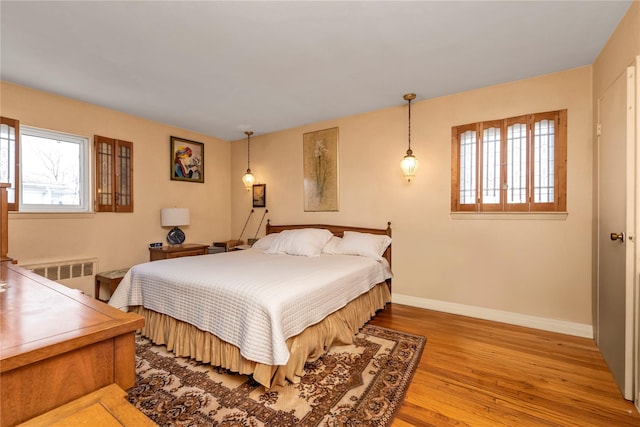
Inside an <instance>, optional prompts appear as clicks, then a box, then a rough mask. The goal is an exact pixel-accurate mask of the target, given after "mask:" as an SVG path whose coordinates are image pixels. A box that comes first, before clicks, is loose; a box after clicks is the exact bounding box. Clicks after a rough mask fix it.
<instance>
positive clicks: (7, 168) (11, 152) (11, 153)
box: [0, 117, 20, 211]
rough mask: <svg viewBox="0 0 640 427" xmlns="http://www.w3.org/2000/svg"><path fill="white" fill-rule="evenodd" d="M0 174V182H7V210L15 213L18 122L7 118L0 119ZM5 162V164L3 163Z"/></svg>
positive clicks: (16, 203) (18, 166)
mask: <svg viewBox="0 0 640 427" xmlns="http://www.w3.org/2000/svg"><path fill="white" fill-rule="evenodd" d="M0 127H1V129H0V167H2V168H3V169H4V170H3V171H2V173H0V176H2V179H0V182H1V181H5V180H6V182H8V183H9V184H11V187H9V188H7V200H8V201H7V208H8V210H10V211H17V210H18V206H19V204H20V203H19V201H20V199H19V198H20V190H19V187H20V162H19V159H20V122H19V121H18V120H15V119H10V118H8V117H0ZM5 162H6V163H5Z"/></svg>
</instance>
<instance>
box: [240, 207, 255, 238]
mask: <svg viewBox="0 0 640 427" xmlns="http://www.w3.org/2000/svg"><path fill="white" fill-rule="evenodd" d="M251 215H253V209H251V212H249V216H248V217H247V220H246V221H245V222H244V227H242V232H241V233H240V237H238V242H240V241H241V240H242V235H243V234H244V230H245V229H246V228H247V224H248V223H249V218H251ZM238 244H239V243H238Z"/></svg>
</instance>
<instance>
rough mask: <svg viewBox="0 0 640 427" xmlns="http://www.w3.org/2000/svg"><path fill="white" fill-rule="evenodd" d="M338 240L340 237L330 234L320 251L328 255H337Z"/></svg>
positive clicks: (339, 240)
mask: <svg viewBox="0 0 640 427" xmlns="http://www.w3.org/2000/svg"><path fill="white" fill-rule="evenodd" d="M340 242H342V239H341V238H340V237H338V236H331V239H329V241H328V242H327V244H326V245H324V248H322V253H323V254H329V255H339V254H340V252H338V245H339V244H340Z"/></svg>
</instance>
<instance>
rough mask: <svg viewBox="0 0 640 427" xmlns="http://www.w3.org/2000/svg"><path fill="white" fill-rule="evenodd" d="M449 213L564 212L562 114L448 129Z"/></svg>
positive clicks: (564, 130)
mask: <svg viewBox="0 0 640 427" xmlns="http://www.w3.org/2000/svg"><path fill="white" fill-rule="evenodd" d="M451 135H452V138H451V150H452V155H451V157H452V168H451V183H452V185H451V211H452V212H461V211H462V212H464V211H469V212H501V211H503V212H534V211H543V212H544V211H547V212H548V211H560V212H564V211H566V209H567V208H566V206H567V205H566V203H567V194H566V182H567V178H566V163H567V110H559V111H551V112H546V113H536V114H528V115H525V116H519V117H511V118H508V119H503V120H493V121H487V122H480V123H471V124H467V125H462V126H455V127H453V128H452V129H451Z"/></svg>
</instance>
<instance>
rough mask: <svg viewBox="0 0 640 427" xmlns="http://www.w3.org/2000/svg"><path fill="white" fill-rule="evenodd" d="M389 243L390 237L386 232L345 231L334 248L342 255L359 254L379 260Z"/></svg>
mask: <svg viewBox="0 0 640 427" xmlns="http://www.w3.org/2000/svg"><path fill="white" fill-rule="evenodd" d="M390 244H391V237H389V236H387V235H386V234H371V233H360V232H357V231H345V232H344V236H343V237H342V241H341V242H340V244H339V245H337V248H336V250H337V252H338V253H340V254H343V255H360V256H366V257H370V258H374V259H377V260H381V259H382V255H383V254H384V251H385V250H386V249H387V247H388V246H389V245H390Z"/></svg>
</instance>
